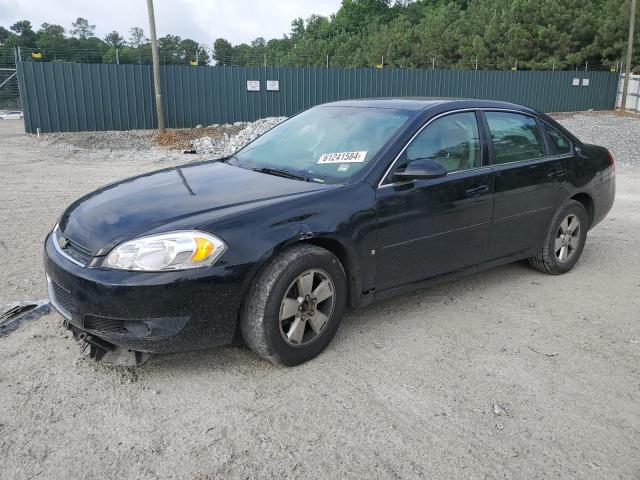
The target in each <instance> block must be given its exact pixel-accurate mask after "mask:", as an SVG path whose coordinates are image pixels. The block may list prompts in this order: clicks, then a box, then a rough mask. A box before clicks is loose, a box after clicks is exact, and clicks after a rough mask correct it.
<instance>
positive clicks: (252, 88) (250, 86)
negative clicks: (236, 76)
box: [247, 80, 260, 92]
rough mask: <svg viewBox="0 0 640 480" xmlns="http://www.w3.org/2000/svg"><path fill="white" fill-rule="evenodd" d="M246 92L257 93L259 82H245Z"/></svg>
mask: <svg viewBox="0 0 640 480" xmlns="http://www.w3.org/2000/svg"><path fill="white" fill-rule="evenodd" d="M247 91H248V92H259V91H260V80H247Z"/></svg>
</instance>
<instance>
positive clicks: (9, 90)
mask: <svg viewBox="0 0 640 480" xmlns="http://www.w3.org/2000/svg"><path fill="white" fill-rule="evenodd" d="M10 110H20V111H21V110H22V102H21V101H20V90H19V88H18V75H17V72H16V69H15V68H0V112H3V111H10Z"/></svg>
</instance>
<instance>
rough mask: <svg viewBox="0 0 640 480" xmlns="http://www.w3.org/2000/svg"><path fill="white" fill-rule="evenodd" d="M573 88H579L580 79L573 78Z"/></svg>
mask: <svg viewBox="0 0 640 480" xmlns="http://www.w3.org/2000/svg"><path fill="white" fill-rule="evenodd" d="M573 86H574V87H579V86H580V79H579V78H574V79H573Z"/></svg>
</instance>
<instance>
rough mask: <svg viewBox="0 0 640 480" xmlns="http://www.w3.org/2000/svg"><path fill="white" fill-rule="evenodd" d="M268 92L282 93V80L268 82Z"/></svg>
mask: <svg viewBox="0 0 640 480" xmlns="http://www.w3.org/2000/svg"><path fill="white" fill-rule="evenodd" d="M267 91H269V92H279V91H280V80H267Z"/></svg>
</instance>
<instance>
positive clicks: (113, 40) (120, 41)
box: [104, 30, 124, 48]
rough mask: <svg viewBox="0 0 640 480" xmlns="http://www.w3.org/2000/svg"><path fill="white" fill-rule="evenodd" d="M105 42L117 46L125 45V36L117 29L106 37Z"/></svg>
mask: <svg viewBox="0 0 640 480" xmlns="http://www.w3.org/2000/svg"><path fill="white" fill-rule="evenodd" d="M104 42H105V43H106V44H107V45H110V46H112V47H115V48H122V47H124V38H122V36H121V35H120V34H119V33H118V32H116V31H115V30H114V31H113V32H111V33H108V34H107V35H106V36H105V37H104Z"/></svg>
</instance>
